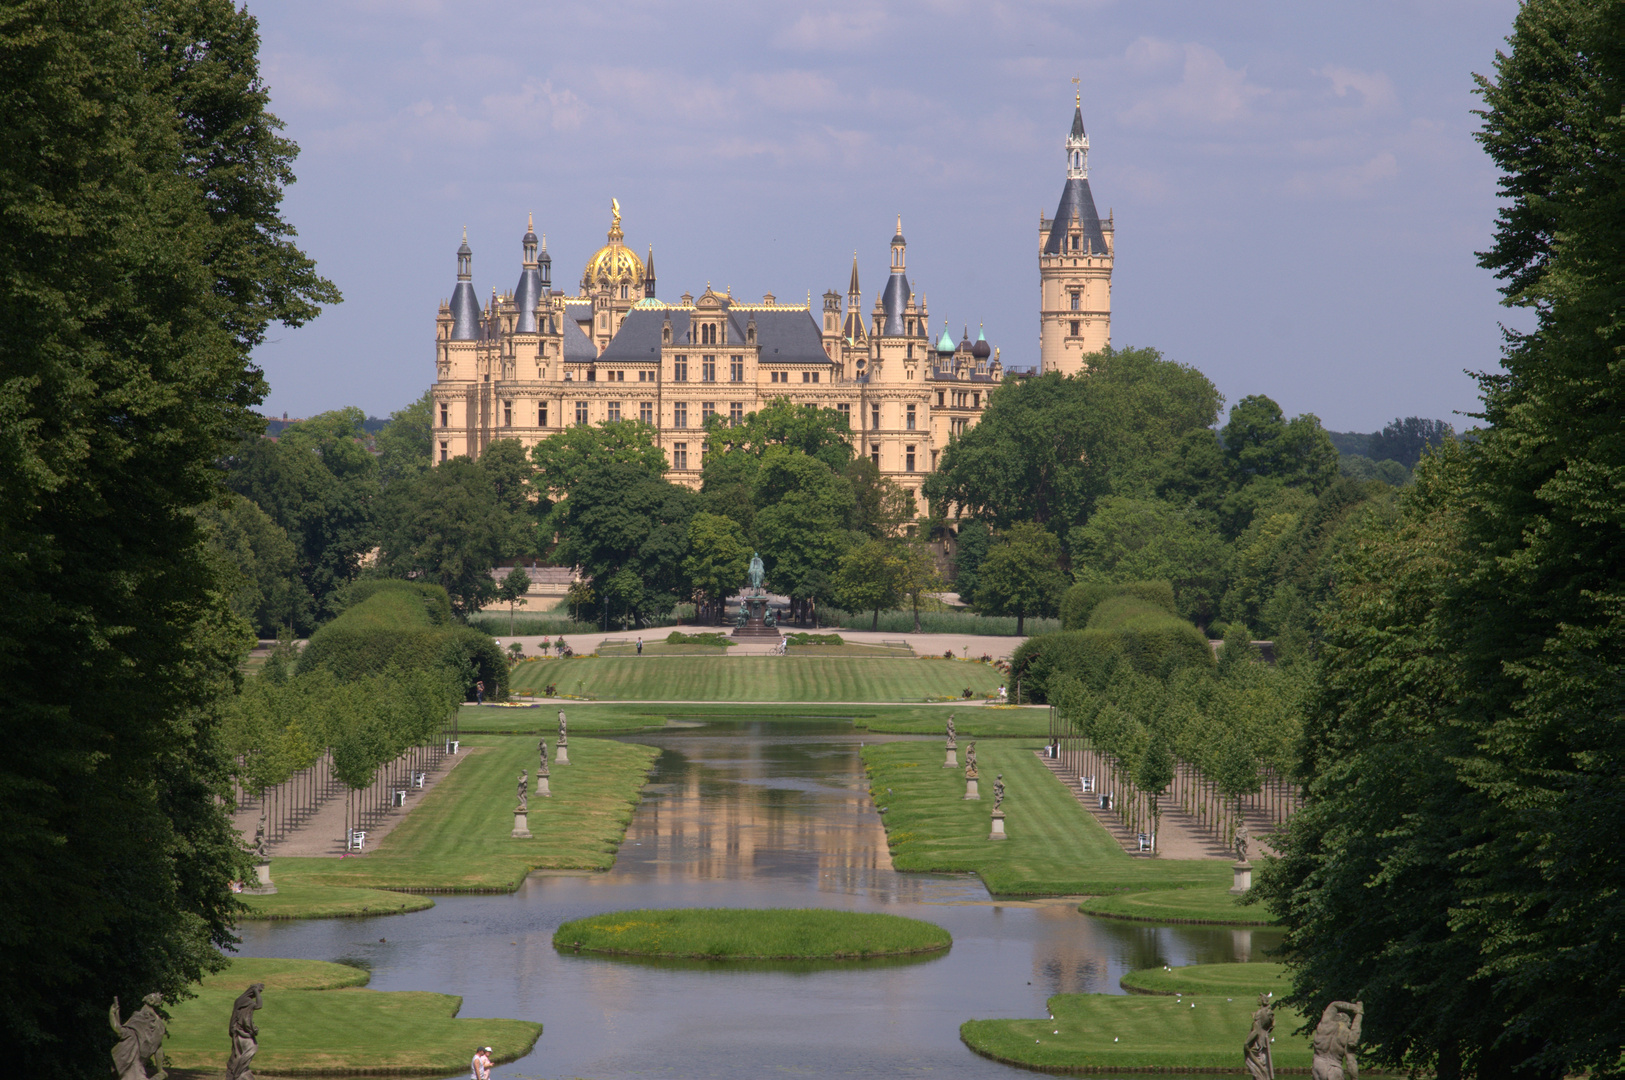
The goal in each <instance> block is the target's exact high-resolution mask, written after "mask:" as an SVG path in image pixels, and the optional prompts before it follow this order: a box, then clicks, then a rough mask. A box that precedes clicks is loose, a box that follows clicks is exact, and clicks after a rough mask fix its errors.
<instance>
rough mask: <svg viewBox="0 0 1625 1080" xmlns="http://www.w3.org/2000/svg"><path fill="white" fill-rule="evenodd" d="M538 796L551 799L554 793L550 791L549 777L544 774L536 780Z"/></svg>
mask: <svg viewBox="0 0 1625 1080" xmlns="http://www.w3.org/2000/svg"><path fill="white" fill-rule="evenodd" d="M536 794H537V795H538V796H540V797H541V798H544V799H551V798H552V797H553V792H552V791H551V790H549V785H548V783H547V775H546V774H545V773H544V774H543V775H541V776H538V777H537V778H536Z"/></svg>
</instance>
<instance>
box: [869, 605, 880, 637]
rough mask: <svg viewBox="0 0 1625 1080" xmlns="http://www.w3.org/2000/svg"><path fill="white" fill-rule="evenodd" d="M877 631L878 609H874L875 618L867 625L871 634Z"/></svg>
mask: <svg viewBox="0 0 1625 1080" xmlns="http://www.w3.org/2000/svg"><path fill="white" fill-rule="evenodd" d="M879 629H880V609H879V608H875V617H874V620H873V621H872V622H870V623H869V630H870V632H871V633H873V632H874V631H877V630H879Z"/></svg>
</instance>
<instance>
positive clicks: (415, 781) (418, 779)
mask: <svg viewBox="0 0 1625 1080" xmlns="http://www.w3.org/2000/svg"><path fill="white" fill-rule="evenodd" d="M428 777H429V774H428V773H421V772H415V773H413V774H412V786H413V787H415V788H420V787H422V786H423V781H424V780H426V779H428Z"/></svg>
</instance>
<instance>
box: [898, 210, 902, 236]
mask: <svg viewBox="0 0 1625 1080" xmlns="http://www.w3.org/2000/svg"><path fill="white" fill-rule="evenodd" d="M897 235H898V236H902V235H903V215H902V214H898V215H897Z"/></svg>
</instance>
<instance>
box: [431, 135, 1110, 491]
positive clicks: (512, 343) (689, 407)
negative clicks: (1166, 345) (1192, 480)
mask: <svg viewBox="0 0 1625 1080" xmlns="http://www.w3.org/2000/svg"><path fill="white" fill-rule="evenodd" d="M1082 133H1083V120H1082V112H1081V109H1078V110H1076V111H1075V112H1074V116H1073V125H1072V134H1071V135H1070V136H1069V137H1068V139H1067V152H1068V179H1067V186H1066V187H1065V188H1063V191H1062V198H1061V202H1060V205H1059V207H1058V209H1057V212H1056V215H1055V217H1054V218H1053V219H1050V218H1042V217H1041V224H1042V226H1043V229H1042V233H1041V237H1040V254H1039V276H1040V282H1041V316H1040V324H1041V333H1040V368H1041V369H1042V370H1044V371H1051V370H1057V371H1062V372H1065V373H1068V374H1070V373H1074V372H1076V371H1078V370H1080V369H1081V368H1082V363H1081V359H1080V358H1081V357H1082V356H1083V355H1084V354H1086V353H1088V352H1093V351H1096V350H1098V349H1100V348H1101V347H1103V346H1104V345H1106V344H1108V343H1109V342H1110V327H1111V312H1110V288H1111V265H1112V255H1111V222H1110V220H1109V219H1108V220H1107V221H1105V222H1102V221H1101V220H1100V219H1099V217H1098V216H1097V215H1096V212H1095V207H1094V201H1093V197H1092V196H1091V194H1090V192H1089V187H1088V178H1087V148H1088V141H1087V138H1085V137H1084V136H1083V134H1082ZM1080 140H1081V142H1080ZM611 214H612V218H611V224H610V228H609V233H608V236H607V242H606V243H605V244H604V246H603V247H602V248H600V249H599V250H598V251H597V252H596V253H594V255H593V256H592V258H591V259H589V260H588V261H587V263H586V266H585V268H584V270H583V272H582V276H581V281H580V286H579V289H578V291H577V292H576V294H575V295H567V294H566V293H564V292H563V291H559V290H555V289H554V288H553V284H552V259H551V256H550V255H549V254H548V251H547V244H546V240H545V238H543V239H542V240H541V241H540V243H539V244H538V239H537V236H536V233H535V230H534V226H533V225H532V226H530V227H527V229H526V232H525V234H524V236H523V238H522V239H521V249H522V253H523V257H522V260H521V268H520V277H519V282H518V284H517V285H516V286H515V288H514V289H513V291H511V292H509V293H505V294H498V293H497V292H496V291H495V290H494V289H493V290H492V294H491V297H490V299H489V300H488V301H487V302H486V303H485V304H484V305H483V306H482V305H481V303H480V301H479V299H478V298H477V296H476V294H475V292H474V286H473V272H472V260H473V253H472V251H471V250H470V249H469V247H468V239H467V236H466V235H465V236H464V238H463V245H462V247H461V248H460V249H459V250H458V254H457V259H458V280H457V286H456V289H455V291H454V292H453V293H452V297H451V299H450V300H449V301H445V302H442V304H441V305H440V312H439V316H438V318H437V319H436V322H435V352H436V356H435V366H436V371H435V383H434V388H433V415H432V418H431V419H432V423H433V425H434V443H433V451H432V452H433V456H434V459H435V461H436V463H438V462H441V461H446V460H449V459H450V458H453V457H457V456H459V455H465V454H466V455H468V456H471V457H478V456H479V454H480V453H481V452H482V451H483V450H484V449H485V447H486V446H488V445H489V444H490V443H491V441H492V440H495V439H518V440H519V441H520V442H521V443H523V444H524V445H526V446H530V445H532V444H534V443H536V442H538V441H539V440H541V439H544V438H546V437H547V436H549V435H551V434H553V433H555V432H557V431H559V430H560V429H561V428H563V427H566V426H568V425H571V424H579V423H589V424H599V423H602V422H605V421H610V420H641V421H643V422H645V423H647V424H649V425H650V426H651V427H653V428H654V429H655V431H656V437H657V439H658V442H659V444H660V446H661V447H662V449H664V450H665V452H666V459H667V461H668V462H669V463H670V465H671V471H670V473H668V476H669V477H670V478H671V479H672V480H673V481H675V482H677V483H684V484H689V485H692V486H698V484H699V482H700V466H701V450H702V448H703V445H704V442H705V425H706V423H707V421H708V418H709V417H710V416H712V415H713V414H715V415H718V416H720V417H721V418H722V419H723V420H724V421H727V420H736V419H739V418H742V417H743V416H744V415H745V414H746V413H750V412H754V411H756V410H757V409H759V408H761V407H762V406H764V405H766V404H767V403H769V402H770V401H772V400H773V399H775V398H780V397H784V398H788V399H789V400H791V401H792V402H795V403H797V404H809V405H818V406H821V407H824V408H830V409H836V410H839V411H840V412H842V413H843V414H845V415H846V416H847V418H848V421H849V423H850V425H851V429H852V434H853V441H854V444H855V449H856V450H857V452H858V453H860V454H863V455H865V456H867V457H869V458H871V459H872V460H873V461H875V463H876V464H877V465H878V466H879V467H880V470H881V472H882V473H883V474H885V475H886V476H889V477H891V478H892V479H894V480H896V481H897V482H898V483H899V484H901V485H902V486H903V487H904V488H905V489H906V490H908V491H910V492H911V493H915V494H916V497H918V495H917V493H918V490H919V486H920V483H921V481H923V479H924V477H925V475H926V474H927V473H928V472H930V471H931V470H932V469H934V468H935V467H936V464H937V460H938V458H939V456H940V454H941V452H942V450H943V448H944V447H946V446H947V445H948V442H949V440H950V439H951V438H953V437H954V436H955V435H957V434H959V433H961V432H963V431H964V430H966V429H967V428H968V427H970V426H971V425H973V424H974V423H975V422H976V419H977V417H978V416H980V414H981V411H982V410H983V409H985V408H986V407H987V400H988V395H989V393H990V392H991V391H992V389H993V388H994V387H995V386H997V385H998V383H999V382H1000V381H1001V380H1002V379H1003V377H1004V374H1005V372H1004V366H1003V363H1002V361H1001V359H1000V356H999V350H997V349H995V348H992V347H990V345H989V344H988V342H987V341H986V340H985V338H984V337H982V336H981V335H980V334H978V336H977V338H976V340H974V341H972V340H971V339H970V335H969V332H968V330H967V331H966V332H965V333H964V334H962V335H961V337H960V340H959V341H957V342H956V341H954V340H953V338H952V337H951V336H950V335H949V333H948V330H947V327H946V325H944V327H943V329H942V331H941V333H940V334H939V335H938V336H937V337H936V338H935V339H933V337H932V335H931V330H930V313H929V311H928V309H927V306H926V301H925V298H924V297H923V296H916V295H914V292H913V290H912V288H911V286H910V284H909V280H908V274H907V265H906V255H907V241H906V240H905V239H904V237H903V230H902V220H901V218H899V220H898V222H897V230H896V234H895V235H894V236H893V237H892V241H891V252H890V267H889V273H888V276H887V279H886V283H885V287H884V288H883V289H882V290H881V291H880V293H879V294H878V295H877V296H876V297H875V299H874V302H873V304H872V306H870V307H869V308H868V309H867V311H866V310H865V308H864V304H863V292H862V289H861V287H860V285H859V281H858V263H857V256H856V255H855V254H854V256H853V262H852V276H851V282H850V285H849V287H848V290H847V294H846V296H845V297H844V298H843V297H842V296H841V295H840V294H839V293H836V292H834V291H830V292H826V293H824V295H823V297H822V304H821V307H820V308H819V309H818V310H816V311H815V310H814V309H813V306H812V302H811V298H810V297H809V302H807V303H799V304H798V303H781V302H780V301H779V300H778V299H777V298H775V297H774V296H772V295H771V294H769V295H767V296H764V297H762V299H761V300H760V301H746V300H743V299H741V298H738V297H735V296H733V295H732V293H731V290H730V291H729V292H726V293H718V292H716V291H715V290H713V289H712V288H711V287H710V286H709V285H707V287H706V289H705V291H704V292H703V293H701V294H700V295H699V296H698V297H695V296H692V295H690V294H688V293H685V294H683V296H682V298H681V299H680V300H678V301H676V302H667V301H662V300H660V299H658V298H657V297H656V295H655V285H656V279H655V269H654V253H653V251H652V250H651V251H649V252H648V254H647V255H646V256H644V257H642V258H640V257H639V256H638V255H637V254H636V252H635V251H633V250H632V249H631V248H630V247H628V246H627V244H626V241H625V235H624V233H623V231H622V229H621V213H620V205H619V203H617V202H614V201H612V203H611ZM1052 248H1053V249H1054V250H1051V249H1052ZM843 299H844V303H843ZM920 509H921V510H922V511H923V510H924V509H925V507H924V503H923V500H922V502H921V506H920Z"/></svg>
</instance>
